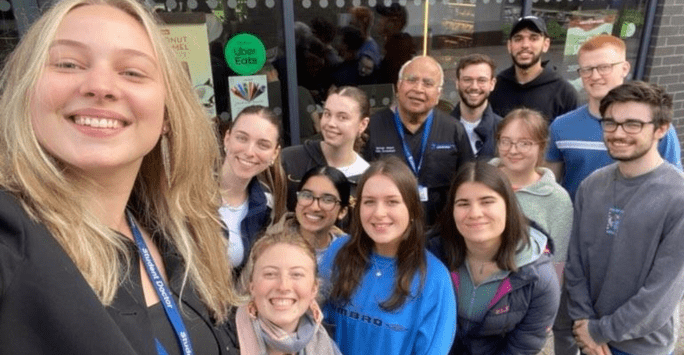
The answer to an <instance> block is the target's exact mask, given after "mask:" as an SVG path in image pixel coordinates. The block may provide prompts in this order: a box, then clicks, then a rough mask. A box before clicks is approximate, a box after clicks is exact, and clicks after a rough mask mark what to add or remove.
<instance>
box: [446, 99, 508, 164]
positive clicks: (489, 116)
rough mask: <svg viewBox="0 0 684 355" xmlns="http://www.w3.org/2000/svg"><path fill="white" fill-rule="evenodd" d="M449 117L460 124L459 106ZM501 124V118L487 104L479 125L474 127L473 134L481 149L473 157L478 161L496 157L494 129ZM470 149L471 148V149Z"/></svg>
mask: <svg viewBox="0 0 684 355" xmlns="http://www.w3.org/2000/svg"><path fill="white" fill-rule="evenodd" d="M451 115H452V116H454V117H456V120H457V121H459V122H460V120H461V105H459V104H457V105H456V107H455V108H454V110H453V111H451ZM499 122H501V116H499V115H497V114H496V113H494V110H492V105H491V104H489V103H488V104H487V108H485V110H484V112H483V113H482V118H481V120H480V123H479V124H478V125H477V127H475V133H477V135H478V136H479V137H480V139H481V140H482V148H480V150H479V151H478V152H477V154H475V153H474V152H473V155H474V156H475V158H477V159H478V160H490V159H492V158H494V157H495V156H496V127H497V126H498V125H499ZM471 148H472V147H471Z"/></svg>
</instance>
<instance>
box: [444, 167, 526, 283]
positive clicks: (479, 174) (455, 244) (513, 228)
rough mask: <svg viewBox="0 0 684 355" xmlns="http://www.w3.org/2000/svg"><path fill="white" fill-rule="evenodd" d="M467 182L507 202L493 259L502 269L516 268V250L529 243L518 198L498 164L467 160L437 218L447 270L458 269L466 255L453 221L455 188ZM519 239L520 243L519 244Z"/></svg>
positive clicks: (463, 243) (461, 236)
mask: <svg viewBox="0 0 684 355" xmlns="http://www.w3.org/2000/svg"><path fill="white" fill-rule="evenodd" d="M466 182H478V183H481V184H483V185H485V186H487V187H488V188H490V189H492V190H493V191H494V192H496V193H497V194H499V195H500V196H501V197H502V198H503V200H504V203H505V205H506V227H505V228H504V231H503V233H502V234H501V245H500V246H499V250H498V251H497V252H496V255H495V256H494V259H495V261H496V265H497V266H498V267H499V269H501V270H511V271H516V270H517V266H516V264H515V254H516V253H517V251H518V250H519V249H518V247H519V246H520V247H521V248H522V247H524V246H526V245H527V244H529V243H530V238H529V233H528V222H527V218H525V216H524V215H523V213H522V210H521V209H520V207H519V206H518V200H517V199H516V197H515V193H514V192H513V189H512V188H511V185H510V183H509V182H508V179H507V178H506V176H505V175H504V174H503V173H502V172H501V171H500V170H499V168H497V167H495V166H493V165H490V164H488V163H487V162H482V161H477V162H474V163H467V164H465V165H464V166H463V167H461V169H459V171H458V173H457V174H456V177H455V178H454V182H453V184H452V185H451V189H450V190H449V195H448V197H447V203H446V207H445V208H444V211H443V212H442V216H441V220H440V222H439V226H438V228H439V232H440V238H442V246H443V247H444V256H445V259H446V261H447V267H448V268H449V270H456V269H458V268H459V267H460V266H461V265H462V264H463V262H464V261H465V258H466V253H467V251H468V248H467V247H466V244H465V240H464V239H463V235H462V234H461V232H459V231H458V228H456V221H454V202H455V200H456V191H457V190H458V188H459V187H460V186H461V185H463V184H464V183H466ZM521 243H522V246H521Z"/></svg>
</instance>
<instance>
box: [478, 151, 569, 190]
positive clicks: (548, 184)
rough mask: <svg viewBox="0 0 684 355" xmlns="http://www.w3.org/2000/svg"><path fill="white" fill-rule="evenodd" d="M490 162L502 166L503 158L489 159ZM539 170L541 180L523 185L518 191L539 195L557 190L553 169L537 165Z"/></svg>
mask: <svg viewBox="0 0 684 355" xmlns="http://www.w3.org/2000/svg"><path fill="white" fill-rule="evenodd" d="M489 164H491V165H494V166H496V167H500V166H501V165H502V163H501V158H493V159H492V160H490V161H489ZM537 172H538V173H539V174H540V175H541V178H540V179H539V181H537V182H535V183H533V184H531V185H529V186H525V187H523V188H522V189H520V190H518V191H516V193H521V192H522V193H528V194H531V195H537V196H548V195H551V194H552V193H553V192H554V191H555V184H556V175H554V174H553V171H551V170H550V169H548V168H545V167H543V166H540V167H537Z"/></svg>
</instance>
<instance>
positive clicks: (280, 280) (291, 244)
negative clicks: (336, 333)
mask: <svg viewBox="0 0 684 355" xmlns="http://www.w3.org/2000/svg"><path fill="white" fill-rule="evenodd" d="M242 285H243V289H244V291H245V292H246V293H247V294H248V296H247V298H248V300H249V301H248V303H247V304H246V305H244V306H241V307H239V308H238V309H237V313H236V317H235V322H236V328H237V329H238V338H239V344H240V353H241V354H244V355H257V354H269V355H282V354H321V355H338V354H340V351H339V350H338V349H337V346H336V345H335V343H334V342H333V341H332V339H330V337H329V336H328V333H327V332H326V331H325V328H324V327H323V326H322V324H321V322H322V320H323V314H322V313H321V309H320V308H319V306H318V303H317V302H316V296H317V295H318V267H317V266H316V255H315V251H314V249H313V247H312V246H311V244H309V242H307V241H306V240H305V239H304V238H302V236H301V234H300V233H299V228H297V227H296V226H294V225H287V224H282V223H279V224H276V225H273V226H271V227H269V228H268V229H267V230H266V232H265V233H264V236H262V237H261V238H259V240H257V241H256V243H254V246H253V247H252V252H251V254H250V256H249V261H248V262H247V265H246V266H245V270H244V272H243V273H242Z"/></svg>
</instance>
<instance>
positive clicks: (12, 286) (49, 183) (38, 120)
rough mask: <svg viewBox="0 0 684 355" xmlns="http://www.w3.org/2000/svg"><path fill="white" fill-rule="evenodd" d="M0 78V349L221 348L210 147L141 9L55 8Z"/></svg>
mask: <svg viewBox="0 0 684 355" xmlns="http://www.w3.org/2000/svg"><path fill="white" fill-rule="evenodd" d="M0 83H2V84H1V85H2V90H1V92H2V96H1V98H0V107H2V109H0V116H2V119H0V132H2V133H0V134H1V135H2V136H1V137H0V147H2V148H1V150H0V151H2V156H1V157H0V171H2V173H1V174H0V186H1V188H0V189H1V192H0V330H1V331H0V353H2V354H117V355H119V354H153V353H156V350H157V349H161V348H164V349H165V350H167V351H168V353H171V354H180V353H185V354H187V353H190V352H193V351H194V353H196V354H228V353H229V350H227V349H226V346H227V345H228V346H229V348H231V349H233V348H234V346H232V344H230V343H229V341H230V340H229V339H225V338H224V337H223V336H222V334H223V332H217V331H215V328H214V325H215V324H217V323H223V322H224V321H225V320H227V319H228V313H229V308H230V306H231V304H233V303H235V302H236V299H235V297H234V296H233V291H232V283H231V277H230V269H229V265H228V263H227V258H226V256H225V249H224V248H225V241H224V239H223V236H222V234H221V230H220V225H219V224H218V223H217V218H218V214H217V211H216V210H217V199H216V197H217V193H218V190H217V184H216V182H215V180H214V177H215V174H214V171H213V170H214V168H215V163H216V161H217V159H218V147H217V142H216V139H215V136H214V134H213V129H212V126H211V123H210V121H209V120H208V119H207V117H206V114H205V111H204V109H203V108H202V106H201V105H200V103H199V101H198V100H197V96H196V94H195V92H194V91H193V89H192V87H191V84H190V81H189V80H188V79H187V76H186V73H185V72H184V71H183V69H182V67H181V65H180V63H179V62H178V61H177V60H176V56H175V54H174V53H173V51H172V50H171V49H170V48H169V47H168V46H167V45H166V41H165V40H164V39H163V37H162V35H161V32H160V29H159V26H158V24H156V23H155V21H154V19H153V18H152V16H151V15H150V14H149V13H148V12H147V10H146V9H145V8H144V7H143V5H142V4H141V3H140V2H138V1H134V0H113V1H109V0H107V1H105V0H103V1H90V0H65V1H60V2H55V3H54V7H53V8H51V9H50V10H48V11H47V12H46V13H45V14H44V15H43V16H42V17H41V18H40V19H38V21H37V22H36V23H34V25H33V26H32V27H31V29H29V31H28V32H27V33H26V34H25V35H24V37H23V38H22V41H21V43H20V44H19V45H18V46H17V48H16V49H15V51H14V52H13V54H12V55H11V56H10V58H9V59H8V62H7V65H6V67H5V68H4V70H3V72H2V79H1V80H0ZM179 308H180V309H181V310H182V311H181V312H177V311H176V310H178V309H179ZM172 317H173V318H174V321H173V322H170V321H169V319H170V318H172ZM226 341H227V342H226ZM230 353H233V352H230Z"/></svg>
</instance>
